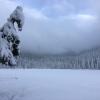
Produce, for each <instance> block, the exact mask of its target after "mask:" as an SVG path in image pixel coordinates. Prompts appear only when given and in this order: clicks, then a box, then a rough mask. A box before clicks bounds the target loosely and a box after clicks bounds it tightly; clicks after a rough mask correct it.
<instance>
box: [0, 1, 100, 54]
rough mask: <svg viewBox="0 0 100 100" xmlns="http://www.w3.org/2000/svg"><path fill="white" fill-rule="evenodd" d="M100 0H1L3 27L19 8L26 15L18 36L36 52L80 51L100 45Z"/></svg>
mask: <svg viewBox="0 0 100 100" xmlns="http://www.w3.org/2000/svg"><path fill="white" fill-rule="evenodd" d="M99 4H100V0H0V26H2V25H3V24H4V23H5V22H6V19H7V18H8V17H9V15H10V14H11V13H12V11H13V10H14V9H15V8H16V6H18V5H21V6H22V7H23V9H24V14H25V25H24V27H23V31H22V32H19V33H18V35H19V36H20V39H21V41H22V42H21V48H22V49H23V50H26V51H29V52H33V53H54V54H55V53H63V52H66V51H70V50H73V51H80V50H84V49H89V48H91V47H95V46H99V45H100V5H99Z"/></svg>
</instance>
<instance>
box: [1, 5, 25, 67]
mask: <svg viewBox="0 0 100 100" xmlns="http://www.w3.org/2000/svg"><path fill="white" fill-rule="evenodd" d="M15 23H16V24H17V26H18V31H22V27H23V25H24V14H23V9H22V7H20V6H17V7H16V9H15V10H14V11H13V13H12V14H11V15H10V17H9V18H8V19H7V22H6V23H5V24H4V25H3V27H1V29H0V62H1V63H3V64H7V65H11V66H14V65H16V64H17V58H18V56H19V54H20V50H19V44H20V38H19V36H18V35H17V29H16V27H15Z"/></svg>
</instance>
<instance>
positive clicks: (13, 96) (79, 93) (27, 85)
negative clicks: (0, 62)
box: [0, 69, 100, 100]
mask: <svg viewBox="0 0 100 100" xmlns="http://www.w3.org/2000/svg"><path fill="white" fill-rule="evenodd" d="M0 100H100V71H99V70H58V69H57V70H54V69H1V70H0Z"/></svg>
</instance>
